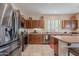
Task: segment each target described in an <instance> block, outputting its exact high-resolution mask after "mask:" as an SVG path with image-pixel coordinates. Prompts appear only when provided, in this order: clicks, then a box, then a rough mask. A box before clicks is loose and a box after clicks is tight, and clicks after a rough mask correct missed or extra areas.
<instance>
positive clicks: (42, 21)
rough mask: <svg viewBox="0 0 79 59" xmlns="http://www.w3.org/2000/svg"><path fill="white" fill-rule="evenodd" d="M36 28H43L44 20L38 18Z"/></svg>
mask: <svg viewBox="0 0 79 59" xmlns="http://www.w3.org/2000/svg"><path fill="white" fill-rule="evenodd" d="M38 28H44V20H38Z"/></svg>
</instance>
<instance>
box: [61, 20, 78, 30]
mask: <svg viewBox="0 0 79 59" xmlns="http://www.w3.org/2000/svg"><path fill="white" fill-rule="evenodd" d="M62 28H63V29H69V30H76V29H77V28H78V20H63V21H62Z"/></svg>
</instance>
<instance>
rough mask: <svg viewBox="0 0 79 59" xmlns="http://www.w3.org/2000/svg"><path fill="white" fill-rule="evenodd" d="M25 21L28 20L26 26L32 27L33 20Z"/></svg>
mask: <svg viewBox="0 0 79 59" xmlns="http://www.w3.org/2000/svg"><path fill="white" fill-rule="evenodd" d="M25 22H26V23H25V27H26V28H31V27H32V20H26V21H25Z"/></svg>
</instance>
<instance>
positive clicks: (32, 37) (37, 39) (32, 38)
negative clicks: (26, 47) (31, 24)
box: [29, 34, 43, 44]
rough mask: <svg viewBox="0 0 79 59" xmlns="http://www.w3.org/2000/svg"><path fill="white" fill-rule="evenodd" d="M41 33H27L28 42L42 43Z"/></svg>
mask: <svg viewBox="0 0 79 59" xmlns="http://www.w3.org/2000/svg"><path fill="white" fill-rule="evenodd" d="M42 40H43V36H42V35H32V34H30V35H29V44H42Z"/></svg>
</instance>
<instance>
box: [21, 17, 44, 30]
mask: <svg viewBox="0 0 79 59" xmlns="http://www.w3.org/2000/svg"><path fill="white" fill-rule="evenodd" d="M21 25H22V27H24V28H44V20H43V19H42V18H40V20H32V18H30V19H28V20H25V19H24V18H22V21H21Z"/></svg>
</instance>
